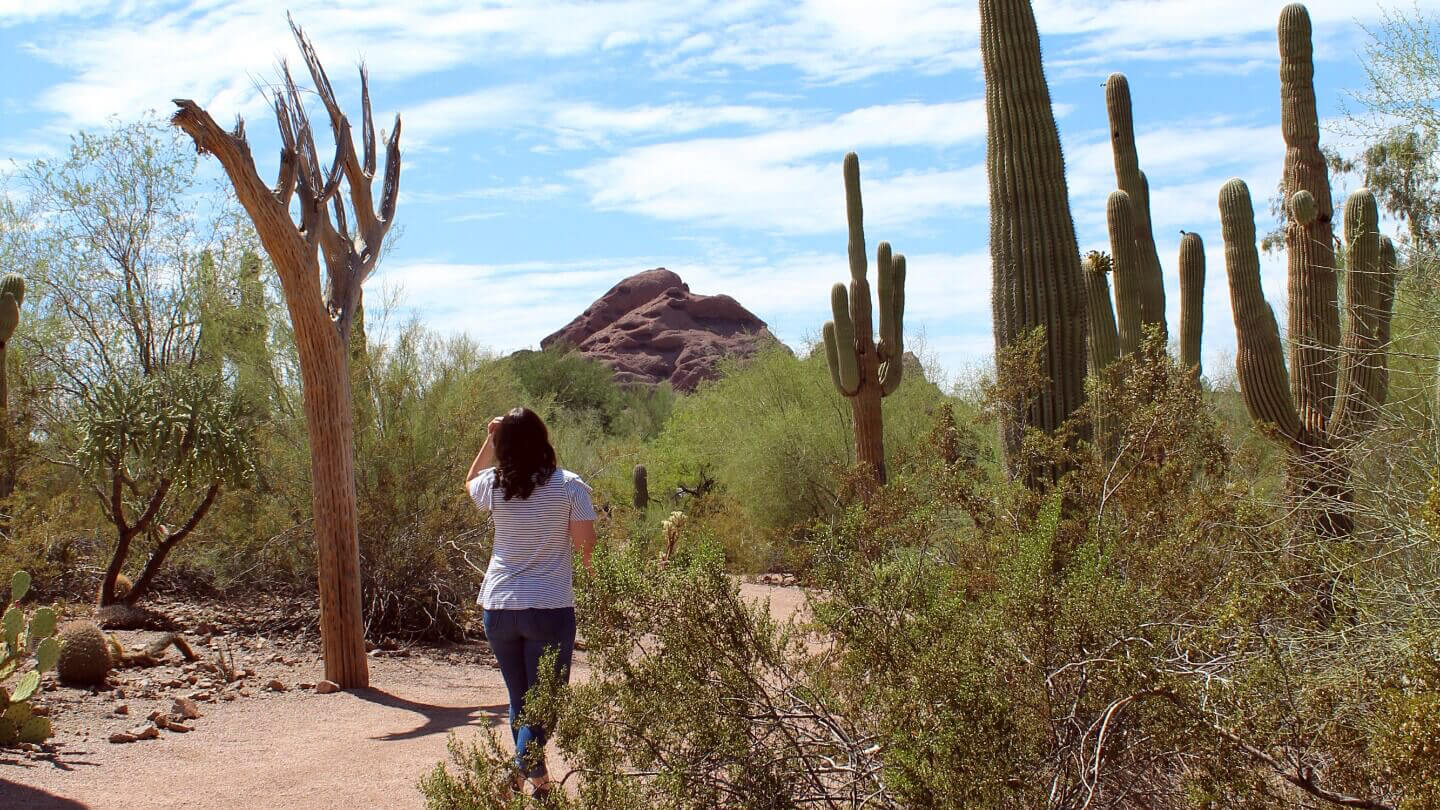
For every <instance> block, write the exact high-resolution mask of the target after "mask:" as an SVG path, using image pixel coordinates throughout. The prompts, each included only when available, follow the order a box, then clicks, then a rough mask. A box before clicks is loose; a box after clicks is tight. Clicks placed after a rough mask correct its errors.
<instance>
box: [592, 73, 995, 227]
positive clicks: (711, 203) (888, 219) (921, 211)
mask: <svg viewBox="0 0 1440 810" xmlns="http://www.w3.org/2000/svg"><path fill="white" fill-rule="evenodd" d="M984 132H985V113H984V105H983V102H981V101H979V100H972V101H961V102H951V103H944V104H920V103H902V104H889V105H882V106H876V107H867V108H863V109H859V110H855V111H853V112H849V113H845V114H843V115H840V116H838V117H836V118H834V119H833V120H830V121H827V122H822V123H818V124H813V125H810V126H803V127H793V128H787V129H777V130H772V131H769V132H764V133H759V134H755V135H746V136H737V137H731V138H697V139H692V140H683V141H672V142H669V143H663V144H656V145H651V146H641V147H636V148H633V149H629V150H627V151H625V152H623V153H621V154H620V155H617V156H615V157H611V158H605V159H602V160H600V161H597V162H595V163H592V164H591V165H589V166H586V167H584V168H582V169H580V170H577V171H576V172H574V175H575V177H577V178H578V179H579V180H580V181H581V182H583V183H585V184H587V185H588V186H590V188H591V190H592V196H591V202H592V204H593V205H595V206H596V207H598V208H601V209H613V210H623V211H629V212H631V213H639V214H644V215H646V216H651V217H655V218H657V219H665V220H685V221H695V222H700V223H704V224H707V225H711V226H716V225H722V226H741V227H748V228H758V229H760V230H767V231H775V232H785V233H818V232H826V231H832V230H835V229H837V228H843V227H844V221H845V219H844V193H843V184H842V182H841V175H840V158H841V157H842V156H843V153H844V152H845V151H849V150H855V151H858V152H859V153H860V156H861V176H862V178H864V179H863V181H862V182H863V187H864V191H865V200H866V215H867V222H868V223H871V224H875V225H886V224H894V223H899V222H910V221H915V220H918V219H923V218H926V217H930V216H936V215H943V214H945V213H946V212H948V211H953V210H955V209H959V208H965V207H971V206H975V205H982V206H983V205H984V204H985V201H986V192H985V186H984V174H983V171H982V170H980V168H979V167H976V166H968V167H961V168H958V169H949V170H943V169H942V170H935V171H907V172H899V173H890V172H886V171H885V170H884V168H883V161H882V162H879V163H878V164H877V163H876V162H870V163H867V162H866V157H865V154H866V150H876V151H880V150H884V149H890V148H896V147H928V148H931V149H935V150H939V149H943V148H945V147H951V146H956V145H961V144H973V143H976V142H978V141H979V140H980V139H981V138H983V136H984ZM867 166H868V168H867ZM877 169H878V170H877Z"/></svg>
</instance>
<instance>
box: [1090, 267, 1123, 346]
mask: <svg viewBox="0 0 1440 810" xmlns="http://www.w3.org/2000/svg"><path fill="white" fill-rule="evenodd" d="M1084 268H1085V311H1086V318H1087V321H1088V323H1089V325H1090V335H1089V340H1090V372H1091V373H1092V374H1094V373H1097V372H1099V371H1101V370H1103V369H1104V368H1105V367H1106V366H1108V365H1110V364H1111V363H1113V362H1115V360H1116V358H1118V357H1119V356H1120V335H1119V331H1118V330H1117V328H1116V326H1115V308H1114V307H1113V306H1111V304H1110V281H1109V279H1108V278H1106V277H1107V276H1108V275H1109V274H1110V257H1109V256H1106V255H1105V254H1104V253H1101V252H1100V251H1098V250H1092V251H1090V252H1089V253H1087V254H1085V261H1084Z"/></svg>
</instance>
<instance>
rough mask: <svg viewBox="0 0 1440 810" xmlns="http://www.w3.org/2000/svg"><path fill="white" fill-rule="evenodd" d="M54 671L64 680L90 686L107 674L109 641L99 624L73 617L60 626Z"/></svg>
mask: <svg viewBox="0 0 1440 810" xmlns="http://www.w3.org/2000/svg"><path fill="white" fill-rule="evenodd" d="M55 666H56V672H57V673H58V674H59V675H60V680H62V681H64V682H65V683H71V684H79V685H83V686H94V685H97V684H101V683H104V682H105V679H106V678H107V677H108V676H109V675H110V667H111V659H110V642H109V640H108V639H106V637H105V631H103V630H101V629H100V625H98V624H96V623H94V622H90V621H73V622H70V623H68V624H66V625H65V626H64V627H62V628H60V658H59V660H58V661H57V662H56V665H55Z"/></svg>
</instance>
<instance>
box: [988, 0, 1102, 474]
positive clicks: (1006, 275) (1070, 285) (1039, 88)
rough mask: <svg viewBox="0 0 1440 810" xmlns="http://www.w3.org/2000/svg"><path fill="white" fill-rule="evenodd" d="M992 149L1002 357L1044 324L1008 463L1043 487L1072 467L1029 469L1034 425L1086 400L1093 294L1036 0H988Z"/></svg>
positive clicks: (1008, 425)
mask: <svg viewBox="0 0 1440 810" xmlns="http://www.w3.org/2000/svg"><path fill="white" fill-rule="evenodd" d="M980 56H981V62H982V64H983V66H984V70H985V116H986V121H987V123H988V138H987V141H986V148H985V163H986V172H987V177H988V178H989V181H990V259H991V264H992V271H991V272H992V278H993V281H992V288H991V289H992V293H991V305H992V308H993V310H994V324H995V349H996V353H997V355H999V354H1000V353H1002V352H1003V351H1004V350H1005V349H1007V348H1010V347H1012V346H1016V345H1017V344H1019V343H1020V342H1021V341H1023V340H1025V339H1026V338H1027V337H1029V336H1030V335H1031V334H1032V333H1034V331H1035V330H1036V329H1038V328H1043V329H1044V344H1045V345H1044V351H1043V354H1042V358H1041V360H1042V363H1041V370H1042V373H1043V376H1044V378H1045V381H1046V382H1045V384H1044V385H1043V386H1042V387H1041V389H1040V391H1039V392H1038V394H1036V395H1035V396H1027V395H1026V392H1020V391H1016V392H1013V393H1010V394H1009V395H1008V399H1009V407H1007V408H1005V410H1004V413H1002V415H1001V429H1002V431H1003V434H1004V448H1005V461H1006V467H1007V469H1008V471H1009V473H1010V475H1011V476H1012V477H1016V478H1020V479H1023V480H1025V481H1026V482H1027V483H1030V484H1032V485H1038V484H1040V483H1041V482H1042V481H1043V480H1053V479H1054V478H1056V477H1058V476H1059V475H1060V474H1061V473H1063V472H1064V470H1063V469H1061V468H1058V467H1047V469H1045V470H1031V469H1023V467H1024V466H1025V465H1024V464H1023V462H1022V460H1021V440H1022V437H1023V435H1024V432H1025V429H1026V428H1036V429H1039V430H1042V431H1046V432H1052V431H1054V430H1056V429H1057V428H1059V427H1060V426H1061V425H1062V424H1063V423H1064V422H1065V421H1066V420H1068V419H1069V418H1070V416H1071V414H1073V413H1074V412H1075V410H1076V409H1077V408H1079V407H1080V405H1081V403H1082V402H1083V401H1084V398H1085V307H1086V301H1085V292H1084V287H1083V286H1082V281H1081V273H1080V248H1079V246H1078V244H1077V243H1076V239H1075V222H1074V220H1073V219H1072V218H1071V216H1070V195H1069V186H1068V185H1067V183H1066V180H1065V158H1064V156H1063V155H1062V154H1061V151H1060V134H1059V132H1058V130H1057V129H1056V127H1055V114H1054V112H1053V110H1052V109H1051V106H1050V88H1049V86H1048V85H1046V83H1045V69H1044V66H1043V65H1042V63H1041V58H1040V34H1039V31H1038V30H1037V29H1036V27H1035V12H1034V10H1033V9H1032V8H1031V7H1030V2H1029V0H980Z"/></svg>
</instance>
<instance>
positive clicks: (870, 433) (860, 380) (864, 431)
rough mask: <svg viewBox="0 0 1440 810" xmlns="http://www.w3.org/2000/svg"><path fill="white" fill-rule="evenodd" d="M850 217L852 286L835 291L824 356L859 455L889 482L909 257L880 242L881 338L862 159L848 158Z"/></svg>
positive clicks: (879, 477)
mask: <svg viewBox="0 0 1440 810" xmlns="http://www.w3.org/2000/svg"><path fill="white" fill-rule="evenodd" d="M845 214H846V222H847V224H848V227H849V232H850V245H849V254H850V286H849V289H848V290H847V289H846V286H845V285H844V284H836V285H835V286H834V287H833V288H831V290H830V309H831V312H832V315H833V318H834V319H833V320H831V321H828V322H827V323H826V324H825V326H824V328H823V329H822V335H823V336H824V340H825V358H826V360H827V361H828V362H829V364H830V378H831V380H832V381H833V382H834V383H835V388H836V389H838V390H839V391H840V393H841V394H844V395H845V396H846V397H847V398H849V400H850V410H851V413H852V414H853V415H854V422H855V455H856V458H857V460H858V461H859V463H860V464H862V465H865V466H867V467H869V469H870V470H871V472H872V473H873V475H874V478H875V480H876V481H877V482H879V483H882V484H883V483H885V440H884V421H883V418H882V415H881V411H880V400H881V398H883V397H887V396H890V395H891V394H893V393H894V392H895V389H897V388H899V386H900V375H901V372H902V371H903V369H904V365H905V357H904V351H905V350H904V325H903V322H904V315H905V257H904V256H903V255H901V254H894V255H892V254H891V252H890V243H888V242H881V243H880V247H879V249H878V250H877V251H876V255H875V265H876V268H875V269H876V275H877V281H878V288H879V289H878V290H877V293H878V297H879V299H880V313H879V329H880V339H879V340H878V341H876V340H875V335H874V331H873V330H874V327H873V326H872V324H871V303H870V282H869V281H867V280H866V278H865V273H866V269H867V268H866V258H865V225H864V211H863V209H862V205H861V200H860V158H859V157H857V156H856V155H855V153H854V152H851V153H850V154H848V155H846V156H845Z"/></svg>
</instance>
